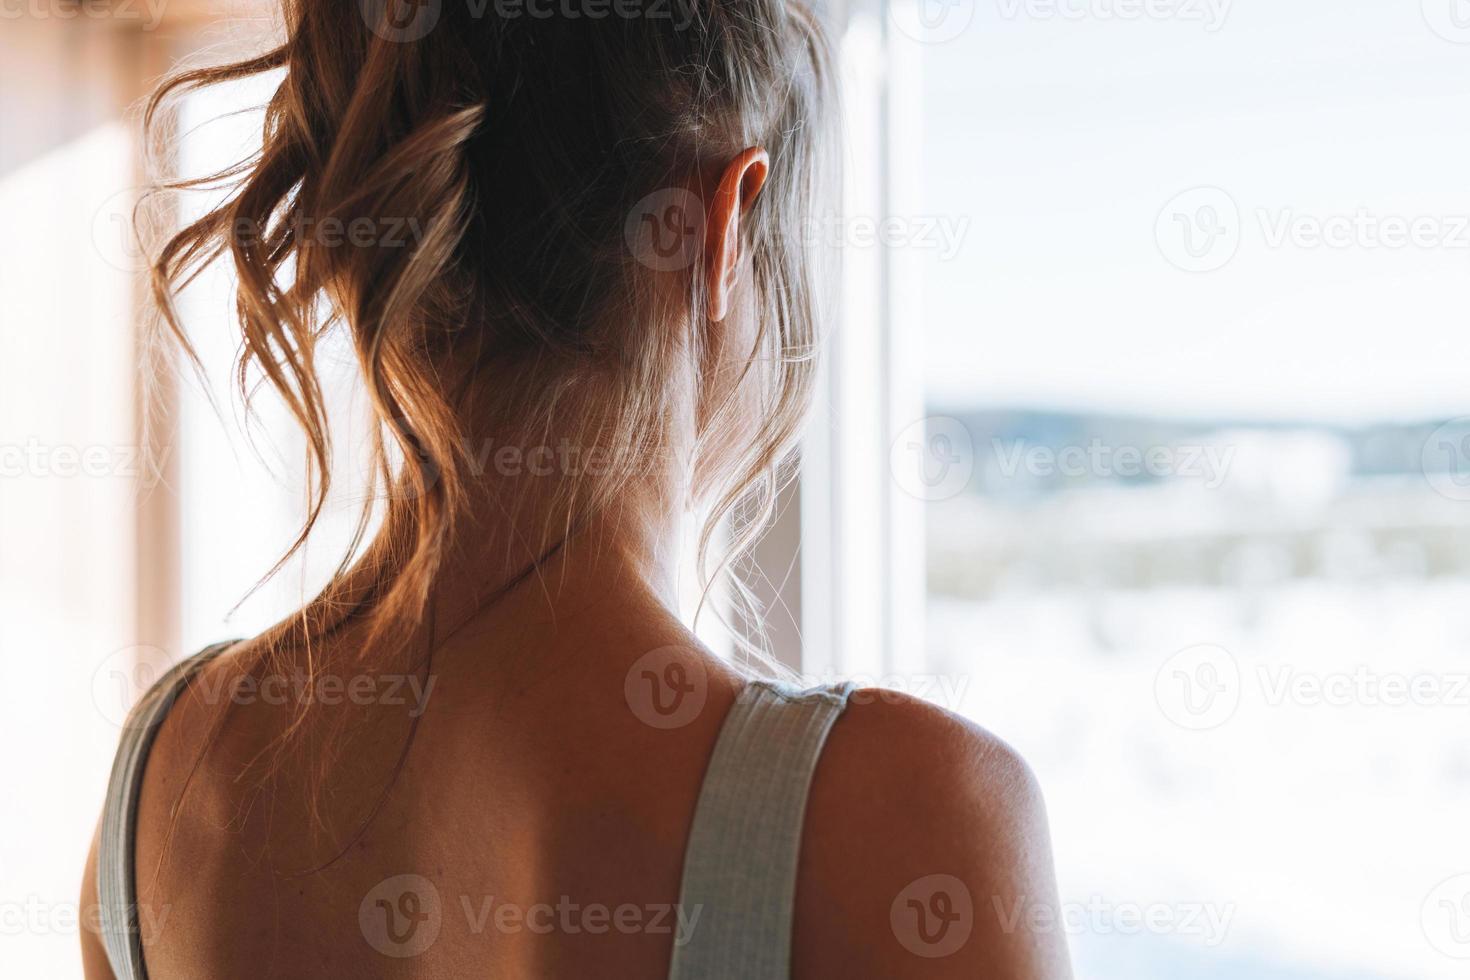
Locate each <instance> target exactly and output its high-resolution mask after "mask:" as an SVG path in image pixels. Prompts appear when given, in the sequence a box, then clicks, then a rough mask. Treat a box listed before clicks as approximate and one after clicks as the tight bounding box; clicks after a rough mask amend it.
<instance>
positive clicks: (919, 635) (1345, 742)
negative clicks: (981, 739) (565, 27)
mask: <svg viewBox="0 0 1470 980" xmlns="http://www.w3.org/2000/svg"><path fill="white" fill-rule="evenodd" d="M1452 7H1453V5H1452V4H1450V3H1449V2H1445V3H1443V4H1441V3H1437V2H1434V0H1426V2H1425V3H1424V4H1423V5H1422V10H1421V5H1418V4H1409V5H1382V4H1369V3H1364V2H1351V3H1347V4H1334V5H1331V6H1330V7H1329V6H1327V5H1324V4H1273V5H1256V4H1253V5H1249V6H1247V5H1241V4H1232V3H1230V2H1229V0H1221V2H1218V3H1205V2H1199V3H1196V2H1192V0H1181V2H1167V0H1165V2H1160V3H1156V4H1142V3H1139V4H1128V3H1121V2H1120V3H1113V2H1103V0H1077V2H1061V3H1042V2H1032V0H998V2H996V3H993V4H991V3H983V4H974V3H970V2H968V0H961V2H959V3H951V4H946V5H938V4H929V5H927V6H926V5H925V3H924V0H914V2H913V3H909V2H907V0H895V2H894V3H892V4H890V5H889V7H888V8H887V9H886V11H879V10H877V9H875V8H872V7H863V6H861V5H859V6H858V7H856V8H855V9H854V10H852V11H851V14H850V20H849V22H848V24H847V27H846V32H845V35H844V44H843V57H844V67H845V68H847V69H848V72H849V74H848V76H847V78H846V84H847V88H848V92H847V96H848V111H849V113H850V116H851V117H853V118H855V120H856V123H855V125H854V123H853V121H852V119H850V120H849V144H850V147H851V149H850V151H849V153H850V156H852V157H856V158H857V160H858V165H859V167H858V175H857V176H856V177H855V178H854V177H850V178H849V193H848V203H847V209H846V212H845V219H844V220H845V221H846V222H847V225H846V226H845V227H847V228H848V229H849V230H850V231H852V232H854V234H853V236H852V237H851V238H850V239H849V240H845V241H844V242H843V245H844V246H845V247H844V259H845V261H846V262H847V265H848V268H849V270H851V269H853V268H854V267H856V268H858V269H860V270H862V271H861V272H860V273H859V275H858V276H857V277H856V278H857V281H858V282H859V283H861V284H863V285H862V286H861V287H854V286H853V280H852V278H851V277H850V279H849V289H848V308H847V309H846V310H845V311H844V319H843V322H842V325H841V328H840V329H841V331H843V333H842V335H841V336H840V337H839V338H838V340H837V341H836V348H837V349H836V351H835V352H834V356H833V358H832V364H833V371H834V374H836V375H837V377H835V378H834V380H833V381H832V385H833V389H832V390H833V391H834V392H835V394H832V395H829V398H828V404H829V405H830V406H832V414H833V415H839V416H841V415H842V412H843V411H844V410H845V411H846V412H847V414H846V415H845V416H844V417H838V418H835V419H833V418H832V416H831V415H829V417H828V423H829V424H827V425H826V426H823V427H819V430H818V433H817V436H816V439H815V440H814V442H813V448H812V450H811V452H810V454H809V455H810V462H811V465H810V466H809V467H808V471H807V475H806V477H805V478H804V480H805V482H804V485H803V494H804V495H807V496H812V495H825V494H831V495H832V499H835V500H838V501H839V502H844V503H845V504H846V505H847V506H846V510H845V511H844V513H845V515H846V516H845V517H843V516H839V517H836V518H832V519H830V520H829V519H828V518H826V517H825V516H824V515H823V514H822V513H816V514H811V513H809V514H808V517H809V518H810V521H809V523H810V525H811V526H809V527H808V528H807V535H808V536H807V556H806V564H807V565H808V566H809V567H820V568H822V569H827V567H828V566H826V565H823V564H822V563H823V561H824V560H825V558H824V556H825V555H826V554H829V553H830V550H831V549H829V550H828V551H824V550H823V549H824V547H825V546H826V544H827V542H829V541H831V540H832V539H833V538H834V537H837V538H840V535H836V534H834V532H833V530H832V528H833V527H834V526H836V525H840V524H841V522H842V521H843V520H847V521H849V522H852V523H851V525H850V526H858V525H860V524H862V523H863V522H867V526H869V527H872V526H883V527H885V528H886V531H885V537H884V542H883V545H882V546H883V547H884V548H886V549H887V552H886V555H887V558H886V560H885V558H884V557H883V556H881V555H880V556H873V557H870V558H869V559H868V560H866V562H859V563H858V564H859V565H860V566H861V569H862V571H861V572H860V574H867V575H868V576H869V578H868V581H867V582H866V583H865V584H858V583H855V582H854V581H853V579H852V576H850V575H848V576H845V577H844V575H842V574H838V573H840V572H841V571H842V570H841V569H840V568H838V570H837V572H836V573H834V575H833V578H832V581H834V582H836V584H835V585H828V586H824V587H823V588H824V589H826V591H827V592H830V593H833V594H836V595H838V596H839V599H838V600H835V601H834V604H833V605H831V606H829V607H827V609H826V613H825V615H826V617H827V619H825V620H824V619H822V618H821V617H820V616H817V615H816V614H815V613H813V614H812V615H811V616H810V617H809V618H808V620H807V624H808V633H809V636H810V637H811V638H812V639H813V641H814V642H813V644H812V645H811V646H810V647H809V649H808V651H807V663H808V664H809V665H812V666H816V667H818V668H819V669H821V668H825V666H826V665H827V664H828V663H829V662H837V663H840V664H844V665H846V666H848V667H849V668H851V667H854V666H855V667H856V668H857V669H858V670H859V671H860V672H862V671H877V672H879V673H880V674H881V675H883V676H884V677H886V680H887V681H888V682H889V683H891V684H898V685H901V686H905V687H907V688H908V689H910V690H911V691H912V692H913V693H917V694H920V695H922V696H927V697H930V698H931V699H933V700H936V701H938V702H939V703H940V704H942V705H943V706H944V707H947V708H950V709H953V710H956V711H959V712H961V713H962V714H965V715H967V716H969V717H972V718H974V719H975V720H976V721H978V722H979V723H981V724H983V725H985V726H986V727H988V728H990V729H991V730H993V731H995V732H997V733H998V734H1000V735H1002V736H1003V737H1005V738H1006V739H1007V740H1009V741H1011V742H1012V743H1013V744H1014V745H1016V746H1017V747H1018V748H1019V749H1020V750H1021V752H1022V754H1023V755H1025V756H1026V757H1027V759H1028V760H1029V761H1030V762H1031V764H1032V766H1033V768H1034V769H1035V770H1036V771H1037V773H1038V775H1039V777H1040V780H1041V782H1042V784H1043V786H1044V788H1045V790H1046V792H1047V797H1048V803H1049V809H1050V818H1051V823H1052V830H1053V834H1054V840H1055V847H1056V861H1057V867H1058V873H1059V877H1060V883H1061V888H1062V902H1063V907H1062V909H1060V910H1055V911H1059V912H1060V914H1061V915H1062V921H1063V925H1062V926H1061V927H1062V928H1065V929H1066V930H1067V932H1068V936H1069V942H1070V945H1071V947H1072V950H1073V957H1074V962H1075V965H1076V968H1077V971H1078V975H1079V976H1084V977H1091V978H1099V980H1100V978H1110V977H1119V978H1123V977H1127V978H1137V977H1142V976H1160V977H1173V976H1242V977H1244V976H1248V977H1252V978H1262V980H1264V978H1297V977H1302V978H1305V977H1314V978H1320V977H1343V978H1347V977H1352V978H1389V977H1407V976H1415V977H1430V976H1435V977H1438V976H1443V977H1449V976H1451V975H1458V971H1460V970H1462V969H1463V965H1462V961H1463V958H1464V957H1465V956H1467V955H1470V940H1467V936H1470V928H1467V923H1470V919H1467V913H1466V911H1465V910H1466V909H1467V908H1470V904H1467V897H1470V877H1466V873H1467V872H1470V848H1467V846H1466V845H1465V844H1464V843H1463V841H1464V840H1465V835H1464V833H1463V829H1462V828H1463V825H1464V819H1463V818H1464V816H1465V815H1466V813H1467V803H1470V749H1467V748H1466V747H1465V744H1464V741H1465V740H1464V737H1463V736H1464V719H1465V717H1466V711H1467V710H1470V684H1467V683H1466V681H1467V678H1470V655H1467V647H1466V641H1465V639H1464V638H1465V637H1466V636H1467V635H1470V633H1467V629H1466V627H1467V626H1470V622H1467V618H1470V612H1467V610H1470V558H1467V557H1466V556H1467V555H1470V550H1467V547H1466V545H1467V544H1470V536H1467V532H1470V488H1467V480H1466V478H1465V475H1464V474H1465V472H1466V469H1467V464H1470V458H1467V457H1470V438H1467V436H1470V422H1467V421H1466V420H1465V419H1464V418H1461V416H1465V415H1467V414H1470V331H1467V330H1466V329H1465V326H1464V324H1465V312H1464V309H1465V297H1466V295H1467V288H1466V287H1467V285H1470V265H1467V263H1466V257H1467V254H1470V184H1467V182H1466V180H1465V176H1464V169H1463V166H1462V161H1463V160H1464V159H1466V157H1467V153H1470V125H1466V124H1465V123H1464V122H1463V120H1465V119H1466V118H1470V114H1467V110H1470V94H1467V93H1470V62H1467V60H1466V50H1467V49H1466V48H1464V47H1463V46H1460V45H1461V44H1463V43H1464V42H1466V41H1470V27H1464V26H1462V21H1460V20H1456V19H1453V18H1452V17H1451V16H1450V11H1451V9H1452ZM865 182H866V183H865ZM865 214H866V215H874V214H876V215H878V216H879V217H880V218H881V219H882V220H881V221H879V222H877V227H878V235H879V239H878V241H877V243H876V245H875V246H873V247H868V246H869V245H870V244H871V243H869V242H866V241H860V240H858V237H857V235H856V234H855V233H856V230H857V229H858V227H859V225H860V223H861V221H862V220H863V218H862V216H863V215H865ZM857 288H861V289H867V290H868V293H867V294H866V295H865V296H863V297H861V298H858V299H856V301H855V296H854V290H855V289H857ZM844 344H846V345H847V349H843V345H844ZM853 348H857V349H859V350H861V351H862V352H863V353H862V354H855V353H854V349H853ZM864 356H865V357H866V358H867V359H868V360H867V361H866V366H865V367H863V368H860V369H859V371H858V372H857V373H854V371H853V368H852V365H854V364H863V360H862V358H863V357H864ZM861 370H867V371H868V372H869V374H868V376H867V377H868V378H869V379H871V380H872V382H873V383H871V384H868V385H866V386H865V391H864V394H863V395H862V396H859V397H857V398H855V399H852V400H844V396H843V393H842V386H843V385H850V384H853V383H854V382H855V379H857V378H859V377H861ZM914 391H920V392H921V395H920V397H919V399H918V400H917V405H918V406H919V407H915V408H912V409H911V410H910V414H908V415H905V414H904V413H903V411H901V410H899V407H900V406H904V405H915V404H916V401H915V399H914V398H913V397H912V396H911V395H910V392H914ZM874 392H876V393H877V397H876V398H875V397H874V396H873V393H874ZM855 406H856V407H855ZM863 411H867V412H868V413H869V414H867V415H866V416H864V415H862V412H863ZM854 428H855V429H857V430H859V431H857V432H853V431H852V430H853V429H854ZM874 432H877V433H880V434H881V437H879V438H875V437H874V435H873V433H874ZM853 444H856V445H859V446H862V447H864V453H865V455H863V456H862V458H861V461H860V462H861V467H862V469H861V473H860V474H858V475H854V473H853V472H851V471H848V470H844V469H843V468H842V453H843V451H848V453H849V455H848V457H847V460H848V461H849V462H850V461H851V460H852V454H851V449H850V446H851V445H853ZM833 447H836V448H833ZM834 459H836V460H838V462H837V463H836V464H835V465H834V464H833V463H832V461H833V460H834ZM890 464H891V469H889V468H888V467H889V465H890ZM834 474H835V475H834ZM863 481H866V487H865V489H863V490H861V491H849V489H848V488H849V486H850V485H851V484H853V483H854V482H856V483H862V482H863ZM879 486H881V487H882V489H881V490H880V489H876V488H878V487H879ZM859 494H867V495H868V498H869V499H863V498H862V497H861V496H860V495H859ZM823 499H826V498H825V497H824V498H823ZM916 507H917V508H918V519H917V522H916V523H910V522H912V521H913V516H912V515H913V513H914V508H916ZM875 519H881V521H882V522H884V523H882V524H881V525H874V524H873V523H872V522H873V521H874V520H875ZM915 526H917V527H921V528H922V533H921V534H908V533H905V529H906V528H909V527H915ZM850 537H851V536H849V539H850ZM847 544H848V541H847V540H837V541H836V542H835V543H833V544H832V546H831V548H832V549H837V550H840V549H841V548H842V547H844V546H846V545H847ZM915 555H918V556H919V557H920V558H921V560H915ZM837 564H839V565H840V562H838V563H837ZM813 577H815V573H813V575H809V576H808V577H807V580H808V581H810V580H811V578H813ZM916 588H921V589H922V597H923V598H922V601H921V609H920V611H919V613H918V614H917V615H915V616H914V617H913V618H912V619H911V620H906V619H903V618H901V617H902V616H903V615H904V614H906V613H907V612H908V611H909V610H911V609H912V605H911V603H909V602H907V601H906V599H905V597H906V596H911V595H912V594H913V592H914V590H915V589H916ZM865 590H872V592H873V594H877V595H880V596H882V597H884V598H883V601H882V602H878V603H874V602H871V601H868V602H867V603H865V604H864V605H863V606H862V607H861V608H855V607H854V605H853V604H854V603H855V602H857V601H859V600H858V597H859V596H861V595H863V594H864V591H865ZM843 600H845V603H844V601H843ZM875 610H879V612H876V613H875ZM875 615H887V616H890V617H892V618H890V619H888V620H887V622H886V623H880V624H874V623H870V622H868V621H867V620H864V619H862V617H865V616H866V617H872V616H875ZM829 621H835V622H842V623H847V624H849V625H851V626H852V628H853V631H854V632H857V633H861V634H863V635H866V636H869V637H873V636H881V637H884V640H883V641H881V642H875V643H873V644H872V647H873V648H872V649H866V648H861V647H860V648H859V649H858V651H857V654H856V656H855V657H854V656H849V655H848V654H849V651H847V650H844V648H843V646H842V644H841V643H840V642H838V643H835V644H828V645H824V642H823V641H824V640H825V639H828V638H830V637H831V636H832V632H831V631H830V630H828V629H827V628H826V623H827V622H829ZM910 623H912V626H911V625H910ZM920 624H922V625H920ZM985 911H987V910H977V914H982V913H984V912H985ZM1015 911H1016V910H999V909H997V910H994V912H995V913H996V914H1010V913H1014V912H1015Z"/></svg>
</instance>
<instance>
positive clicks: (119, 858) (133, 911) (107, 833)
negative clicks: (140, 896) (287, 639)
mask: <svg viewBox="0 0 1470 980" xmlns="http://www.w3.org/2000/svg"><path fill="white" fill-rule="evenodd" d="M233 644H234V641H230V642H226V643H216V644H214V645H213V646H210V647H206V648H205V649H203V650H201V651H199V652H198V653H197V654H195V655H194V656H192V657H189V658H188V659H186V660H183V661H181V662H180V663H177V664H175V665H174V666H173V667H171V668H169V669H168V670H167V671H165V672H164V674H163V676H161V677H159V678H158V680H157V681H156V682H155V683H154V684H153V686H152V687H151V688H149V690H148V692H147V693H146V694H144V695H143V697H142V698H141V699H140V700H139V701H138V703H137V704H136V705H134V706H133V710H132V712H131V713H130V714H129V715H128V720H127V722H126V723H125V724H124V726H123V731H122V738H121V740H120V741H119V744H118V747H117V755H116V757H115V758H114V760H113V763H112V776H111V778H110V779H109V780H108V783H107V798H106V800H105V801H104V802H103V805H102V826H101V829H100V831H99V832H98V838H97V906H98V908H97V915H98V920H97V926H98V928H99V929H100V931H101V933H102V943H103V946H104V947H105V948H106V950H107V960H108V962H109V963H110V964H111V965H112V972H113V975H114V976H115V977H116V978H117V980H146V978H147V975H148V974H147V970H146V968H145V966H144V964H143V940H142V935H141V933H140V932H139V928H138V906H137V886H136V882H135V876H134V865H133V841H134V840H135V838H136V837H137V829H138V826H137V824H138V796H139V794H140V792H141V791H142V788H143V769H144V766H145V765H146V764H147V762H148V752H149V750H150V749H151V748H152V747H153V739H154V738H155V737H156V736H157V734H158V729H159V727H160V726H161V725H162V724H163V719H164V718H165V717H166V716H167V715H168V711H169V709H170V708H171V707H173V704H174V701H175V700H177V699H178V696H179V693H180V692H181V691H182V690H183V689H184V687H185V685H187V684H188V683H189V679H190V678H192V677H193V676H194V674H195V673H196V672H197V671H198V670H199V669H200V668H201V667H203V666H204V665H205V664H207V663H208V662H209V661H211V660H213V659H214V658H215V657H216V656H218V655H219V654H220V653H222V652H223V651H225V650H226V649H228V648H229V647H231V646H232V645H233Z"/></svg>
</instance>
